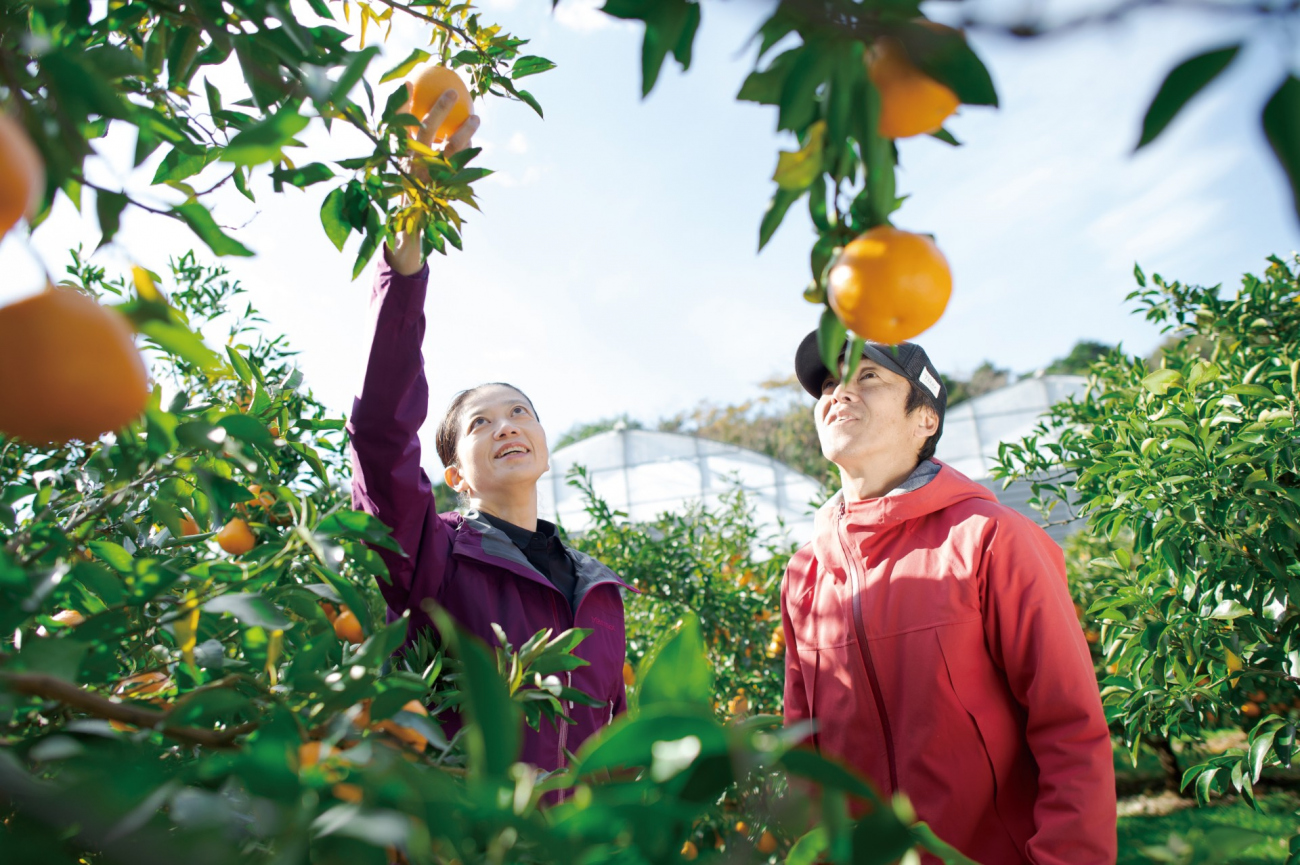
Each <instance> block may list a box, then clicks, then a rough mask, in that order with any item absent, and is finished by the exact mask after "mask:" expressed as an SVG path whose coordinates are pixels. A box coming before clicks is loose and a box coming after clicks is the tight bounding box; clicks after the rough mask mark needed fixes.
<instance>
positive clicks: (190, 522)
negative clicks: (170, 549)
mask: <svg viewBox="0 0 1300 865" xmlns="http://www.w3.org/2000/svg"><path fill="white" fill-rule="evenodd" d="M198 533H199V524H198V523H196V522H194V519H193V518H192V517H182V518H181V537H183V538H184V537H188V536H190V535H197V534H198Z"/></svg>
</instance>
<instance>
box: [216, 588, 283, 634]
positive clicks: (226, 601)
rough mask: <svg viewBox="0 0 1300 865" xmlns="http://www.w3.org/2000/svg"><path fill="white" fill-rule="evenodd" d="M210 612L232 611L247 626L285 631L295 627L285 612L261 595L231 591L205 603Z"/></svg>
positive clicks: (231, 613) (218, 613)
mask: <svg viewBox="0 0 1300 865" xmlns="http://www.w3.org/2000/svg"><path fill="white" fill-rule="evenodd" d="M203 609H204V611H205V612H208V613H215V614H217V615H220V614H221V613H230V615H232V616H234V617H235V618H236V619H238V620H239V621H240V622H242V623H243V624H244V625H245V626H246V627H249V628H266V629H267V630H270V631H284V630H288V629H289V628H292V627H293V622H291V621H290V620H289V619H288V617H286V616H285V615H284V613H282V612H280V611H279V610H278V609H277V608H276V607H275V605H274V604H272V603H271V602H270V601H268V600H266V598H263V597H262V596H261V595H257V594H251V593H242V592H231V593H228V594H224V595H218V596H217V597H215V598H213V599H212V600H210V601H208V602H207V603H206V604H204V605H203Z"/></svg>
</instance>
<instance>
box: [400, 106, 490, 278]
mask: <svg viewBox="0 0 1300 865" xmlns="http://www.w3.org/2000/svg"><path fill="white" fill-rule="evenodd" d="M406 90H407V93H408V95H409V93H410V90H411V83H410V82H409V81H408V82H407V83H406ZM457 98H458V97H457V96H456V92H455V91H454V90H448V91H447V92H446V93H444V94H442V96H441V97H439V99H438V101H437V102H435V103H433V106H432V107H431V108H430V109H429V113H428V114H426V115H425V116H424V122H423V123H422V124H421V125H420V131H419V132H418V133H416V136H415V140H416V141H419V142H420V143H421V144H423V145H425V146H426V147H428V146H431V145H432V144H433V134H434V133H435V132H436V131H437V130H438V127H439V126H441V125H442V121H443V120H445V119H446V117H447V113H448V112H450V111H451V107H452V106H453V105H455V104H456V99H457ZM478 124H479V119H478V117H477V116H475V115H472V114H471V115H470V116H469V117H468V118H467V119H466V120H465V122H464V123H462V124H461V125H460V128H459V129H457V130H456V132H455V134H453V135H452V136H451V138H449V139H447V143H446V144H445V145H444V146H443V149H442V152H443V154H445V155H447V156H451V155H452V154H453V153H458V152H459V151H461V150H464V149H465V148H466V147H469V145H470V139H471V138H472V137H473V136H474V133H475V132H476V131H477V130H478ZM410 171H411V173H412V174H414V175H415V176H416V177H418V178H419V179H420V180H427V179H428V177H429V174H428V171H427V170H426V169H425V168H424V166H423V164H422V163H421V162H420V160H412V161H411V165H410ZM385 255H386V256H387V258H388V263H389V264H390V265H392V267H393V270H396V271H397V272H398V273H400V274H402V275H403V276H410V275H411V274H413V273H415V272H416V271H418V270H419V269H420V268H421V267H423V266H424V255H423V251H422V250H421V248H420V235H419V234H413V233H411V232H409V231H402V232H398V235H397V240H396V242H395V243H394V244H393V248H392V249H391V250H386V251H385Z"/></svg>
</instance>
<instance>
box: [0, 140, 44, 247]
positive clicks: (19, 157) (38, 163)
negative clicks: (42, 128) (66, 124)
mask: <svg viewBox="0 0 1300 865" xmlns="http://www.w3.org/2000/svg"><path fill="white" fill-rule="evenodd" d="M44 200H45V161H44V160H42V159H41V154H40V151H38V150H37V149H36V145H34V144H32V139H31V138H30V137H29V136H28V135H27V130H25V129H23V126H22V124H21V123H19V122H18V121H17V120H15V119H13V118H12V117H10V116H9V115H7V114H0V236H3V235H5V234H8V233H9V229H11V228H13V227H14V225H15V224H17V222H18V220H19V219H21V218H22V217H24V216H26V217H27V218H28V219H31V218H32V217H33V216H35V215H36V214H37V213H38V212H39V211H40V207H41V202H42V201H44Z"/></svg>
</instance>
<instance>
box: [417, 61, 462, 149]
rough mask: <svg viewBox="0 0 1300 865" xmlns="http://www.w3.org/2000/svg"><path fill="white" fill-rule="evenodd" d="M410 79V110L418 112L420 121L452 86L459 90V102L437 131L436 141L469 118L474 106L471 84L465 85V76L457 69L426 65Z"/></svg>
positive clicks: (434, 138) (453, 130)
mask: <svg viewBox="0 0 1300 865" xmlns="http://www.w3.org/2000/svg"><path fill="white" fill-rule="evenodd" d="M407 81H408V82H409V83H410V85H411V102H410V111H409V113H411V114H414V115H415V116H416V118H418V119H419V120H420V121H423V120H424V115H426V114H428V113H429V109H430V108H432V107H433V103H435V102H437V101H438V98H439V97H440V96H442V94H444V93H446V92H447V91H448V90H455V91H456V96H457V99H456V103H455V104H454V105H452V106H451V111H450V112H448V113H447V119H446V120H444V121H442V125H441V126H439V127H438V130H437V131H436V132H434V133H433V140H434V141H446V140H447V139H448V138H450V137H451V136H452V135H453V134H455V132H456V130H457V129H459V128H460V125H461V124H462V123H464V122H465V121H466V120H467V119H468V118H469V114H470V108H472V107H473V102H472V100H471V99H470V95H469V88H468V87H466V86H465V81H464V79H463V78H461V77H460V75H458V74H457V73H456V72H455V70H452V69H448V68H447V67H446V66H425V67H424V68H423V69H421V70H420V71H419V72H416V73H415V74H414V75H413V76H411V77H410V78H408V79H407Z"/></svg>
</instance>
